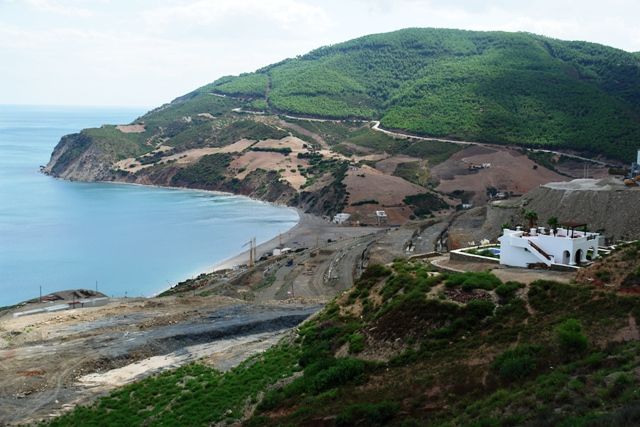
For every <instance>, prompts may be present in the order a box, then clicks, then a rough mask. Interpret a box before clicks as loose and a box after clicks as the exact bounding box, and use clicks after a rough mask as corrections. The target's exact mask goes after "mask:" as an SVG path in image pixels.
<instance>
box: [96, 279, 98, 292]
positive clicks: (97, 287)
mask: <svg viewBox="0 0 640 427" xmlns="http://www.w3.org/2000/svg"><path fill="white" fill-rule="evenodd" d="M97 293H98V281H97V280H96V294H97Z"/></svg>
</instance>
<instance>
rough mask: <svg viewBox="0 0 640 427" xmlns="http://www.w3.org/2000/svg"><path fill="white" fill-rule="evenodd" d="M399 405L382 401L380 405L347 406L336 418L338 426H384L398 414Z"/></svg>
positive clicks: (358, 404) (360, 404)
mask: <svg viewBox="0 0 640 427" xmlns="http://www.w3.org/2000/svg"><path fill="white" fill-rule="evenodd" d="M398 409H399V405H398V404H397V403H395V402H389V401H382V402H380V403H356V404H353V405H349V406H347V407H346V408H345V409H344V410H343V411H342V412H341V413H340V414H339V415H338V417H337V418H336V425H337V426H352V425H356V424H360V425H367V426H383V425H387V423H388V422H389V421H390V420H391V419H392V418H393V417H394V415H395V414H396V413H397V412H398Z"/></svg>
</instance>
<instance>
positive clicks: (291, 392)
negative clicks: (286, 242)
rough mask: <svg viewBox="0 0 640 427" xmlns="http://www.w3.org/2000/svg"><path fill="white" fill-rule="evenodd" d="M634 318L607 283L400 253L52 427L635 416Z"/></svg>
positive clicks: (635, 309) (639, 408)
mask: <svg viewBox="0 0 640 427" xmlns="http://www.w3.org/2000/svg"><path fill="white" fill-rule="evenodd" d="M639 249H640V246H638V245H637V244H635V245H631V246H628V247H626V248H623V249H620V251H619V252H618V253H617V255H612V256H615V257H622V258H624V259H626V258H629V257H633V256H636V255H637V252H638V250H639ZM632 273H633V272H632ZM633 274H635V273H633ZM636 288H637V283H634V284H633V285H631V287H630V288H627V291H631V292H632V293H637V289H636ZM639 315H640V300H639V298H638V297H637V296H624V295H620V294H616V293H615V292H614V291H611V290H609V291H605V290H602V289H598V288H595V287H591V286H587V285H567V284H560V283H555V282H548V281H537V282H533V283H531V284H530V285H526V286H525V285H522V284H520V283H516V282H507V283H502V282H501V281H500V280H499V279H498V278H497V277H495V276H493V275H492V274H490V273H449V274H441V273H435V272H433V271H432V268H431V266H430V265H429V264H428V263H423V262H421V261H416V262H410V261H405V260H397V261H395V262H394V263H393V264H392V265H390V266H381V265H375V266H371V267H369V268H368V270H366V271H365V273H364V274H363V276H362V277H361V278H360V279H359V280H358V281H357V283H356V285H355V286H354V288H353V289H351V290H349V291H348V292H346V293H344V294H343V295H341V296H339V297H338V298H337V299H336V300H335V301H334V302H332V303H330V304H329V305H328V306H327V307H326V308H325V309H324V310H323V311H322V312H320V313H319V315H318V316H316V317H315V318H313V319H311V320H309V321H307V322H306V323H305V324H303V325H302V326H300V327H299V329H298V330H297V331H295V333H292V334H291V336H290V337H289V338H288V339H284V340H283V341H281V342H280V343H279V344H278V345H276V346H275V347H273V348H271V349H270V350H268V351H267V352H265V353H264V354H262V355H259V356H255V357H253V358H252V359H249V360H248V361H246V362H244V363H243V364H242V365H240V366H239V367H237V368H235V369H233V370H231V371H229V372H227V373H220V372H217V371H215V370H213V369H211V368H209V367H206V366H203V365H198V364H194V365H189V366H186V367H182V368H179V369H177V370H174V371H171V372H167V373H164V374H160V375H157V376H154V377H151V378H148V379H145V380H143V381H141V382H139V383H135V384H132V385H129V386H126V387H124V388H122V389H119V390H117V391H115V392H113V393H112V394H110V395H109V396H107V397H104V398H102V399H101V400H99V401H98V402H96V403H95V404H94V405H92V406H89V407H79V408H76V409H75V410H74V411H73V412H71V413H69V414H67V415H65V416H63V417H61V418H58V419H56V420H55V421H53V422H52V425H54V426H70V425H77V426H91V425H96V426H97V425H101V426H105V425H149V426H151V425H158V426H159V425H214V424H215V425H225V424H226V425H229V424H234V423H236V422H238V421H241V422H242V423H243V424H244V425H248V426H271V425H273V426H281V425H285V426H295V425H314V426H350V425H362V426H380V425H396V426H423V425H431V426H522V425H525V426H549V425H554V426H567V427H568V426H632V425H638V423H639V422H640V352H639V350H640V342H639V341H638V338H639V337H638V334H639V333H638V328H637V326H636V319H637V318H638V316H639Z"/></svg>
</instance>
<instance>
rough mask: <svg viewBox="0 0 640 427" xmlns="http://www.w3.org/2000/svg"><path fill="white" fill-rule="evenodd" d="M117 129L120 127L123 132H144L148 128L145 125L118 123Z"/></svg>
mask: <svg viewBox="0 0 640 427" xmlns="http://www.w3.org/2000/svg"><path fill="white" fill-rule="evenodd" d="M116 129H118V130H119V131H120V132H122V133H142V132H144V131H145V130H146V129H145V127H144V125H137V124H136V125H118V126H116Z"/></svg>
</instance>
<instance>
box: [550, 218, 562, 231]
mask: <svg viewBox="0 0 640 427" xmlns="http://www.w3.org/2000/svg"><path fill="white" fill-rule="evenodd" d="M559 223H560V222H559V221H558V217H556V216H552V217H551V218H549V219H548V220H547V225H548V226H549V228H551V229H552V230H554V232H555V230H556V229H557V228H558V225H559Z"/></svg>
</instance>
